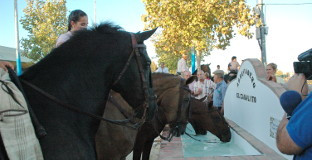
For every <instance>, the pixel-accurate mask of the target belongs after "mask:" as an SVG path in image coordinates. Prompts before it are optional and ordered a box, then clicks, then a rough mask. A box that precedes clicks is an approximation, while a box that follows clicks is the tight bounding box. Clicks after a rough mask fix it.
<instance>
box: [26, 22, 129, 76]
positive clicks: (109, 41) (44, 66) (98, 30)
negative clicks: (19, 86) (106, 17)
mask: <svg viewBox="0 0 312 160" xmlns="http://www.w3.org/2000/svg"><path fill="white" fill-rule="evenodd" d="M127 36H128V37H129V34H128V32H126V31H124V30H123V29H122V28H121V27H120V26H118V25H115V24H113V23H112V22H102V23H100V24H99V25H96V26H93V27H91V28H89V29H85V30H79V31H76V32H74V34H73V36H72V37H71V38H70V39H69V40H68V41H66V42H65V43H64V44H62V45H60V46H59V47H57V48H54V49H52V50H51V51H50V53H49V54H48V55H47V56H45V57H44V58H43V59H41V60H40V61H39V62H38V63H36V64H35V65H33V66H31V67H30V68H29V69H27V70H26V71H25V72H24V73H23V75H22V77H23V78H25V79H32V78H33V77H36V76H38V75H40V74H45V73H47V72H49V71H51V68H55V67H59V68H58V69H57V71H58V72H57V73H54V74H59V73H60V72H62V73H64V74H65V75H66V74H68V73H65V72H64V70H63V69H62V67H63V68H67V66H66V65H67V64H68V62H71V63H72V65H75V66H79V65H81V64H86V63H88V64H90V65H92V64H93V62H94V59H93V60H91V57H99V58H98V60H100V58H102V60H107V58H108V57H107V56H106V55H113V54H116V53H115V52H114V51H115V49H116V48H118V43H119V42H121V41H122V40H124V39H125V38H126V37H127ZM129 44H130V43H129ZM104 47H105V48H106V49H105V52H101V53H100V52H99V51H100V49H99V48H104ZM103 54H104V55H103ZM82 57H85V58H82ZM103 57H105V58H106V59H105V58H103ZM74 59H79V60H78V61H73V60H74ZM106 62H109V60H107V61H106ZM73 63H76V64H73ZM103 63H105V62H104V61H103ZM59 65H60V66H61V67H60V66H59Z"/></svg>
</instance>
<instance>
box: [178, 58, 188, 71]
mask: <svg viewBox="0 0 312 160" xmlns="http://www.w3.org/2000/svg"><path fill="white" fill-rule="evenodd" d="M186 60H187V55H185V54H183V55H182V58H181V59H180V60H179V61H178V67H177V74H178V75H181V73H182V72H184V71H188V67H187V65H186Z"/></svg>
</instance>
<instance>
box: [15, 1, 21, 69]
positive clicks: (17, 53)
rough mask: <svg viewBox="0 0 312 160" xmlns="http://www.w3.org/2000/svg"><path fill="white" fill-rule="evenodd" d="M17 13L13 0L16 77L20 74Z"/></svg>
mask: <svg viewBox="0 0 312 160" xmlns="http://www.w3.org/2000/svg"><path fill="white" fill-rule="evenodd" d="M17 13H18V11H17V0H14V20H15V36H16V71H17V75H21V74H22V65H21V55H20V47H19V31H18V14H17Z"/></svg>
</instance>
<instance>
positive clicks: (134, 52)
mask: <svg viewBox="0 0 312 160" xmlns="http://www.w3.org/2000/svg"><path fill="white" fill-rule="evenodd" d="M130 35H131V42H132V48H133V50H132V52H131V54H130V56H129V58H128V60H127V62H126V64H125V66H124V68H123V69H122V70H121V72H120V74H119V75H118V77H117V79H116V80H115V81H114V83H113V86H114V85H116V84H117V83H118V82H119V80H120V79H121V77H122V76H123V75H124V73H125V72H126V70H127V69H128V67H129V65H130V61H131V59H132V57H133V55H135V59H136V61H137V65H138V69H139V74H140V77H141V81H142V88H143V92H144V98H145V101H144V103H143V107H144V112H143V116H142V118H141V119H142V120H143V119H144V120H145V118H146V111H147V109H148V108H149V96H148V95H149V94H148V86H147V81H146V79H145V77H144V73H143V65H142V63H141V61H140V60H139V57H140V56H141V55H140V52H139V48H146V45H144V44H138V43H137V41H136V39H135V35H134V34H133V33H130Z"/></svg>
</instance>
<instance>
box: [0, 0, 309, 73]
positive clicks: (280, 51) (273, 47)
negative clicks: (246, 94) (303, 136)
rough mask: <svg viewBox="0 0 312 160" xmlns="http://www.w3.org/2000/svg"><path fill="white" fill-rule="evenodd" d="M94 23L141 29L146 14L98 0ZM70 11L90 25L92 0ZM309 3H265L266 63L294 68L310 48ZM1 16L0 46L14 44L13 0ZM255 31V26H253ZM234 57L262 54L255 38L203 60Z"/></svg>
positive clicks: (0, 4)
mask: <svg viewBox="0 0 312 160" xmlns="http://www.w3.org/2000/svg"><path fill="white" fill-rule="evenodd" d="M17 1H18V11H19V12H18V14H19V19H20V17H21V16H23V9H24V8H25V7H26V2H25V0H17ZM263 1H264V3H265V4H280V3H283V4H290V3H291V4H294V3H296V4H298V3H312V0H296V1H294V0H283V1H280V0H270V1H269V0H263ZM247 2H248V4H249V5H250V6H255V5H256V2H257V1H256V0H247ZM96 5H97V7H96V22H100V21H107V20H109V21H112V22H114V23H115V24H118V25H120V26H121V27H123V28H124V29H125V30H127V31H130V32H138V31H142V30H143V26H144V24H143V22H142V21H141V15H142V14H144V13H145V9H144V5H143V3H142V1H141V0H97V1H96ZM67 8H68V10H69V11H71V10H74V9H81V10H83V11H85V12H86V13H87V14H88V16H89V24H92V23H93V22H94V10H93V9H94V0H67ZM311 15H312V5H311V4H306V5H266V6H265V16H266V23H267V26H268V27H269V33H268V35H267V37H266V40H267V41H266V44H267V46H266V48H267V62H268V63H270V62H274V63H276V64H277V65H278V69H280V70H282V71H284V72H292V71H293V64H292V62H293V61H296V60H297V56H298V54H300V53H302V52H303V51H306V50H308V49H310V48H312V43H311V37H312V29H311V28H312V18H311ZM0 19H1V22H2V23H3V25H1V27H0V45H1V46H7V47H15V46H16V44H15V28H14V0H0ZM19 30H20V38H21V37H26V36H27V32H25V31H24V30H23V28H22V26H21V25H19ZM252 32H254V29H252ZM146 44H147V46H148V53H149V55H150V57H151V58H152V59H155V55H156V54H155V51H154V50H155V49H154V46H153V44H152V43H151V42H150V41H147V42H146ZM234 55H235V56H237V58H238V62H240V63H241V60H243V59H246V58H258V59H260V57H261V52H260V48H259V46H258V42H257V40H256V39H255V38H253V39H247V38H244V37H241V36H237V37H235V38H234V39H232V41H231V46H230V47H228V48H227V49H226V50H225V51H220V50H214V51H212V53H211V55H210V56H208V57H206V58H205V62H207V63H211V69H212V70H215V69H216V65H218V64H219V65H221V69H223V70H226V66H227V64H228V62H229V61H230V59H231V57H232V56H234Z"/></svg>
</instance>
